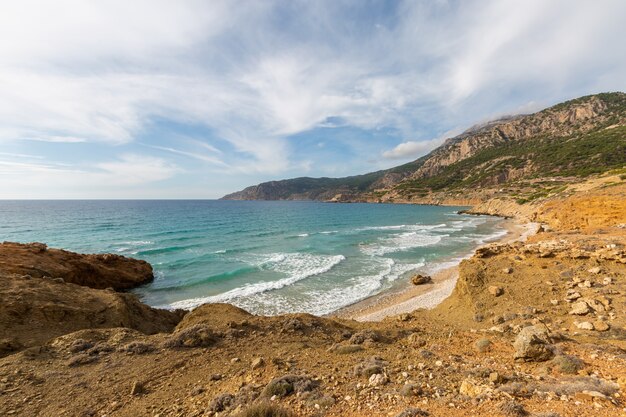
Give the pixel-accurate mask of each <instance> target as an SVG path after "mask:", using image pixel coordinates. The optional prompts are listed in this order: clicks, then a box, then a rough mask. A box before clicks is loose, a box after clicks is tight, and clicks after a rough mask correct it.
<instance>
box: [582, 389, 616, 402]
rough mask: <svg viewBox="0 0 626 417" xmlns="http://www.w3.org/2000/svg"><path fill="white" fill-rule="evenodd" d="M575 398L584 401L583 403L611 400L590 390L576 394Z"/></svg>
mask: <svg viewBox="0 0 626 417" xmlns="http://www.w3.org/2000/svg"><path fill="white" fill-rule="evenodd" d="M574 398H576V399H577V400H582V401H593V400H595V399H601V400H606V399H609V397H607V396H606V395H604V394H602V393H601V392H598V391H588V390H584V391H581V392H578V393H576V395H574Z"/></svg>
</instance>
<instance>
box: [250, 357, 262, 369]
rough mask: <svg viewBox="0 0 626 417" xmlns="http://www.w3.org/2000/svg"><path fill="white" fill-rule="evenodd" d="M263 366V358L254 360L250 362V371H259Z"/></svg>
mask: <svg viewBox="0 0 626 417" xmlns="http://www.w3.org/2000/svg"><path fill="white" fill-rule="evenodd" d="M264 365H265V361H264V360H263V358H256V359H255V360H253V361H252V369H259V368H262V367H263V366H264Z"/></svg>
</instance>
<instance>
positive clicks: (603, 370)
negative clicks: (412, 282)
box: [0, 181, 626, 417]
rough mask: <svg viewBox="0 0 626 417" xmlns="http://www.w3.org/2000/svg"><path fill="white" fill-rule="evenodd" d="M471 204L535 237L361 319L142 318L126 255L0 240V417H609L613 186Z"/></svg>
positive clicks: (145, 270) (612, 403)
mask: <svg viewBox="0 0 626 417" xmlns="http://www.w3.org/2000/svg"><path fill="white" fill-rule="evenodd" d="M518 206H519V207H518ZM520 207H521V209H520ZM475 210H476V211H479V212H489V213H490V214H498V215H503V214H504V215H509V216H511V217H515V218H516V219H520V221H522V222H523V221H527V220H529V219H530V220H532V221H536V222H539V223H541V224H542V227H541V229H540V231H539V232H538V233H537V234H535V235H533V236H529V237H528V239H527V240H526V241H524V242H521V241H515V242H509V243H497V244H491V245H487V246H485V247H483V248H481V249H479V250H478V251H476V253H475V255H474V256H473V257H471V258H470V259H467V260H464V261H462V262H461V264H460V265H459V267H458V280H457V281H456V284H455V285H454V289H453V290H452V294H451V295H450V296H449V297H447V298H446V299H445V300H443V302H441V304H439V305H437V306H436V307H434V308H432V309H430V310H424V309H418V310H416V311H412V312H403V313H401V314H397V315H392V316H389V317H386V318H384V319H383V320H382V321H375V322H359V321H355V320H349V319H345V318H338V317H323V318H322V317H315V316H311V315H306V314H293V315H283V316H276V317H263V316H255V315H251V314H249V313H247V312H245V311H243V310H241V309H238V308H236V307H233V306H229V305H224V304H213V305H209V304H207V305H203V306H201V307H198V308H197V309H195V310H193V311H191V312H184V311H164V310H158V309H153V308H150V307H148V306H146V305H144V304H142V303H141V302H140V301H139V300H138V299H137V298H136V297H135V296H134V295H132V294H130V293H126V292H121V290H125V289H128V288H130V287H132V286H133V285H139V284H140V283H143V282H146V281H147V280H149V279H151V273H152V271H151V268H149V265H145V263H142V262H141V261H135V260H130V259H127V258H121V257H111V256H109V255H79V254H73V253H70V252H66V251H60V250H56V249H50V248H47V247H46V246H45V245H42V244H30V245H22V244H15V243H4V244H2V245H0V280H1V281H2V283H1V285H0V300H1V303H0V326H1V327H0V328H1V332H0V335H1V337H0V339H1V342H0V355H1V356H2V357H1V358H0V414H2V415H13V416H99V417H101V416H105V415H106V416H144V415H146V416H160V417H164V416H220V417H221V416H239V417H252V416H329V417H332V416H347V417H350V416H380V417H382V416H401V417H409V416H425V415H430V416H441V415H454V416H475V415H495V416H522V415H533V416H537V417H538V416H544V417H546V416H552V417H556V416H563V417H566V416H619V415H623V413H624V410H625V407H626V402H625V401H624V395H625V394H626V315H625V311H626V308H625V306H626V185H624V184H620V183H618V184H616V185H612V186H606V184H604V183H602V182H597V181H596V182H595V183H590V184H586V185H585V186H584V187H583V186H581V187H580V188H579V189H577V190H576V191H575V192H573V193H570V194H569V195H565V196H562V197H559V198H551V199H544V200H539V201H537V202H535V203H533V204H532V205H520V204H517V203H514V202H513V203H512V202H511V201H510V200H508V202H507V203H506V204H504V203H502V202H501V201H495V200H494V201H492V202H491V203H489V202H487V203H486V204H484V205H480V206H478V207H475ZM522 211H523V212H522ZM117 279H119V281H116V280H117Z"/></svg>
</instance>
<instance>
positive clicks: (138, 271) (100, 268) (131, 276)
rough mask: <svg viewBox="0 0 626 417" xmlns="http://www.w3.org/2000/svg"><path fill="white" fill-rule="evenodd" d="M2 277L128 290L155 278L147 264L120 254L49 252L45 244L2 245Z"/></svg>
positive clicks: (0, 258)
mask: <svg viewBox="0 0 626 417" xmlns="http://www.w3.org/2000/svg"><path fill="white" fill-rule="evenodd" d="M0 274H2V275H8V274H17V275H30V276H31V277H34V278H43V277H51V278H63V280H64V281H65V282H71V283H73V284H78V285H83V286H86V287H91V288H100V289H105V288H113V289H115V290H126V289H130V288H134V287H137V286H138V285H141V284H145V283H147V282H150V281H152V280H153V279H154V275H153V273H152V266H151V265H150V264H149V263H148V262H145V261H141V260H138V259H130V258H125V257H123V256H119V255H112V254H101V255H83V254H78V253H74V252H69V251H65V250H61V249H48V247H47V246H46V245H45V244H43V243H26V244H23V243H14V242H4V243H2V244H0Z"/></svg>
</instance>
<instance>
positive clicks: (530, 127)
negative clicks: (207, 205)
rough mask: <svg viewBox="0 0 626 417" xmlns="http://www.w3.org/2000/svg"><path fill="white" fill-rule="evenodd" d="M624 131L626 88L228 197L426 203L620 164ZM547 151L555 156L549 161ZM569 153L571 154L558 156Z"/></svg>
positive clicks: (623, 160) (624, 158) (624, 150)
mask: <svg viewBox="0 0 626 417" xmlns="http://www.w3.org/2000/svg"><path fill="white" fill-rule="evenodd" d="M625 138H626V94H624V93H622V92H614V93H599V94H594V95H588V96H584V97H580V98H576V99H573V100H568V101H565V102H563V103H559V104H556V105H553V106H551V107H548V108H546V109H543V110H541V111H538V112H535V113H532V114H526V115H515V116H504V117H502V118H499V119H496V120H493V121H489V122H486V123H482V124H478V125H474V126H472V127H470V128H468V129H467V130H466V131H464V132H463V133H461V134H460V135H457V136H455V137H452V138H448V139H446V141H445V142H444V143H443V144H442V145H441V146H439V147H437V148H435V149H434V150H432V151H431V152H430V153H428V154H427V155H425V156H423V157H421V158H418V159H416V160H415V161H412V162H409V163H407V164H403V165H400V166H397V167H394V168H390V169H387V170H380V171H375V172H371V173H367V174H362V175H354V176H349V177H343V178H328V177H322V178H311V177H299V178H293V179H285V180H279V181H269V182H265V183H261V184H257V185H254V186H250V187H247V188H245V189H244V190H241V191H238V192H235V193H231V194H228V195H226V196H224V197H222V199H228V200H319V201H346V202H347V201H367V202H392V201H398V200H402V201H403V202H424V200H427V201H430V200H432V199H433V197H434V194H437V193H439V194H440V193H441V192H444V193H450V192H452V191H453V190H458V189H463V188H465V189H468V188H471V191H472V192H474V191H476V190H477V189H484V188H485V187H496V186H500V185H502V184H507V183H510V182H512V181H518V180H522V179H530V178H533V177H537V176H543V177H558V176H572V175H573V176H574V177H584V176H588V175H590V174H593V173H601V172H605V171H608V170H610V169H616V168H621V167H623V166H624V165H626V156H624V155H626V145H625V141H626V139H625ZM533 148H536V149H537V150H538V151H537V152H535V151H534V150H533ZM541 152H543V153H544V154H545V155H549V154H551V153H555V155H554V156H555V157H554V158H552V160H546V158H545V157H544V155H542V154H541ZM568 152H569V153H571V155H569V157H570V158H569V159H570V160H568V158H562V156H563V155H560V154H563V153H564V154H567V153H568ZM572 160H573V161H575V162H578V166H576V167H572V166H571V165H572ZM592 163H593V164H592ZM574 168H575V169H574ZM561 174H563V175H561ZM477 187H478V188H477ZM487 194H488V193H487ZM436 197H437V199H438V200H442V199H443V200H446V199H450V198H453V197H452V196H448V195H443V196H441V195H438V196H436ZM477 198H478V199H479V200H484V198H485V197H484V196H480V197H477Z"/></svg>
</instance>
